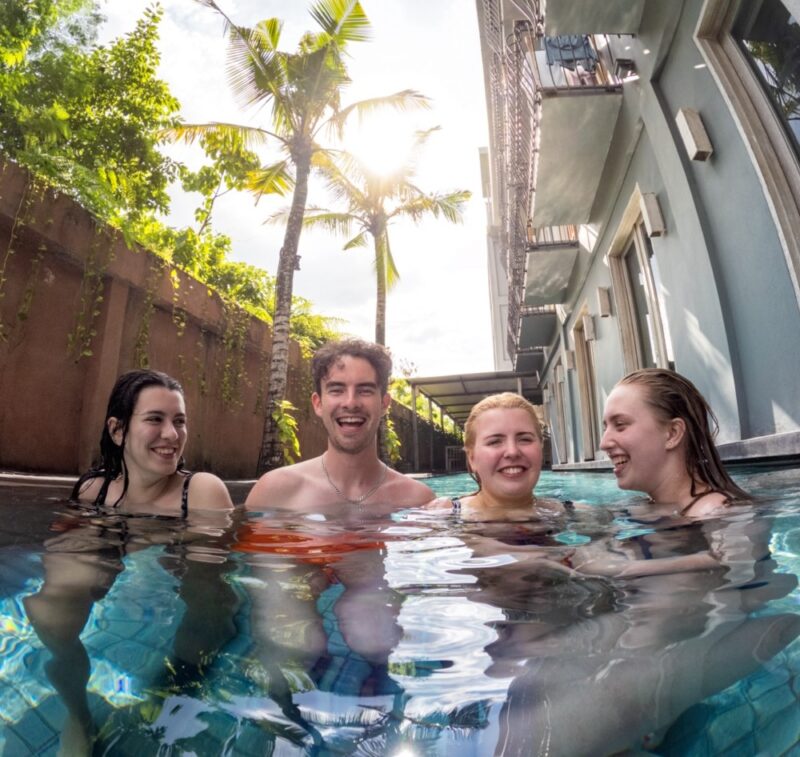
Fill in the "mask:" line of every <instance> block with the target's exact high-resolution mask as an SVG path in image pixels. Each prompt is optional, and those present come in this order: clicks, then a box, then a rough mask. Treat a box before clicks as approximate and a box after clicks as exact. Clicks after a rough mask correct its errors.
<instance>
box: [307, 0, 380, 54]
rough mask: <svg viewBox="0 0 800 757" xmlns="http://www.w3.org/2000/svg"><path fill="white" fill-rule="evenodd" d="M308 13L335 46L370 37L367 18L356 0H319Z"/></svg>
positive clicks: (361, 40) (362, 40) (342, 45)
mask: <svg viewBox="0 0 800 757" xmlns="http://www.w3.org/2000/svg"><path fill="white" fill-rule="evenodd" d="M310 13H311V16H312V17H313V19H314V20H315V21H316V22H317V24H319V26H320V27H321V28H322V30H323V32H324V33H325V35H326V37H327V38H328V39H329V40H330V41H331V42H333V43H334V44H335V45H336V46H337V47H344V45H345V44H347V43H348V42H366V41H368V40H369V38H370V31H371V28H370V23H369V19H368V18H367V14H366V13H364V9H363V8H362V7H361V3H360V2H358V0H319V2H316V3H314V5H312V6H311V9H310Z"/></svg>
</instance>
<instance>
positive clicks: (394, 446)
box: [384, 415, 403, 465]
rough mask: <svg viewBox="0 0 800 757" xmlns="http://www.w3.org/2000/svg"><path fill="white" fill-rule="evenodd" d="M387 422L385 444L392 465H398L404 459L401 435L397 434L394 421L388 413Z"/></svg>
mask: <svg viewBox="0 0 800 757" xmlns="http://www.w3.org/2000/svg"><path fill="white" fill-rule="evenodd" d="M385 423H386V431H385V434H384V446H385V449H386V454H387V456H388V458H389V462H390V463H391V464H392V465H397V463H399V462H400V461H401V460H402V459H403V455H402V452H401V448H402V446H403V445H402V443H401V442H400V437H399V436H398V435H397V431H396V430H395V427H394V421H393V420H392V418H391V416H389V415H387V416H386V417H385Z"/></svg>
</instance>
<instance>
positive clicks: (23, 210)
mask: <svg viewBox="0 0 800 757" xmlns="http://www.w3.org/2000/svg"><path fill="white" fill-rule="evenodd" d="M3 170H4V172H5V164H4V165H3ZM32 188H33V182H32V180H31V178H30V176H28V177H27V178H26V180H25V186H24V187H23V189H22V194H21V195H20V198H19V205H17V210H16V212H15V213H14V220H13V222H12V224H11V233H10V234H9V237H8V244H7V245H6V249H5V254H4V255H3V260H2V263H1V264H0V301H2V300H3V298H4V297H5V294H6V293H5V283H6V280H7V275H6V271H7V270H8V262H9V260H10V258H11V256H12V255H14V254H15V253H16V249H15V247H14V244H15V242H16V241H17V235H18V229H19V228H20V227H21V226H22V225H24V224H25V222H26V217H27V214H28V212H29V210H30V206H31V202H32V197H31V195H32ZM8 335H9V326H8V324H6V323H4V322H3V320H2V319H1V318H0V342H5V341H7V340H8Z"/></svg>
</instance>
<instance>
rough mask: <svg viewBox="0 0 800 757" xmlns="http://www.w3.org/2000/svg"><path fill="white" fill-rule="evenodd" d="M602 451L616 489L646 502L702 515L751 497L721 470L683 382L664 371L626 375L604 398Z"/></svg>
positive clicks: (705, 411)
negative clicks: (639, 494)
mask: <svg viewBox="0 0 800 757" xmlns="http://www.w3.org/2000/svg"><path fill="white" fill-rule="evenodd" d="M603 427H604V429H605V430H604V432H603V438H602V441H601V443H600V448H601V449H602V450H603V451H605V453H606V454H607V455H608V457H609V458H610V460H611V462H612V463H613V464H614V475H615V476H616V477H617V483H618V485H619V487H620V488H621V489H635V490H638V491H642V492H645V493H646V494H647V495H648V496H649V498H650V501H651V503H652V504H655V505H669V506H670V507H677V514H679V515H686V516H690V517H702V516H706V515H710V514H712V513H715V512H718V511H719V510H721V509H722V508H725V507H728V506H729V505H730V504H732V503H734V502H742V501H745V502H746V501H749V499H750V497H749V496H748V494H747V493H746V492H745V491H743V490H742V489H741V488H740V487H739V486H737V485H736V484H735V483H734V482H733V480H732V479H731V477H730V476H729V475H728V473H727V472H726V470H725V468H724V467H723V465H722V462H721V460H720V457H719V453H718V452H717V448H716V446H715V445H714V437H715V436H716V433H717V429H718V424H717V419H716V417H715V416H714V413H713V412H712V411H711V408H710V407H709V406H708V403H707V402H706V400H705V399H704V397H703V395H702V394H700V392H699V391H698V390H697V388H696V387H695V386H694V384H692V382H691V381H689V379H687V378H685V377H684V376H681V375H680V374H678V373H675V372H674V371H670V370H666V369H663V368H645V369H643V370H639V371H634V372H633V373H630V374H628V375H627V376H625V377H624V378H623V379H622V380H621V381H620V382H619V383H618V384H617V385H616V386H615V387H614V389H613V390H612V391H611V394H609V396H608V400H606V409H605V414H604V417H603Z"/></svg>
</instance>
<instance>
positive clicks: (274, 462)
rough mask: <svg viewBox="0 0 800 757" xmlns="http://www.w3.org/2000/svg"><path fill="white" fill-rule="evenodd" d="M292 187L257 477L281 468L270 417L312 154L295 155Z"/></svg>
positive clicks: (285, 369)
mask: <svg viewBox="0 0 800 757" xmlns="http://www.w3.org/2000/svg"><path fill="white" fill-rule="evenodd" d="M293 157H294V164H295V186H294V194H293V195H292V207H291V209H290V210H289V220H288V221H287V223H286V233H285V234H284V236H283V246H282V247H281V252H280V256H279V258H278V275H277V277H276V280H275V313H274V315H273V317H272V357H271V359H270V363H269V386H268V388H267V402H266V405H267V408H266V410H267V416H266V418H265V419H264V434H263V436H262V439H261V452H260V454H259V457H258V469H257V471H256V475H261V474H262V473H264V472H265V471H268V470H272V469H273V468H279V467H280V466H281V465H283V449H282V446H281V442H280V439H279V438H278V424H277V423H276V422H275V419H274V418H273V414H274V413H275V411H276V410H277V409H279V408H280V406H281V402H282V401H283V400H284V399H285V397H286V378H287V375H288V373H289V338H290V336H291V333H290V323H289V319H290V317H291V314H292V287H293V285H294V272H295V270H296V268H297V261H298V257H297V248H298V245H299V243H300V232H301V231H302V230H303V216H304V215H305V212H306V201H307V199H308V177H309V174H310V172H311V152H310V150H308V151H303V152H299V154H297V155H294V156H293Z"/></svg>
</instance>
